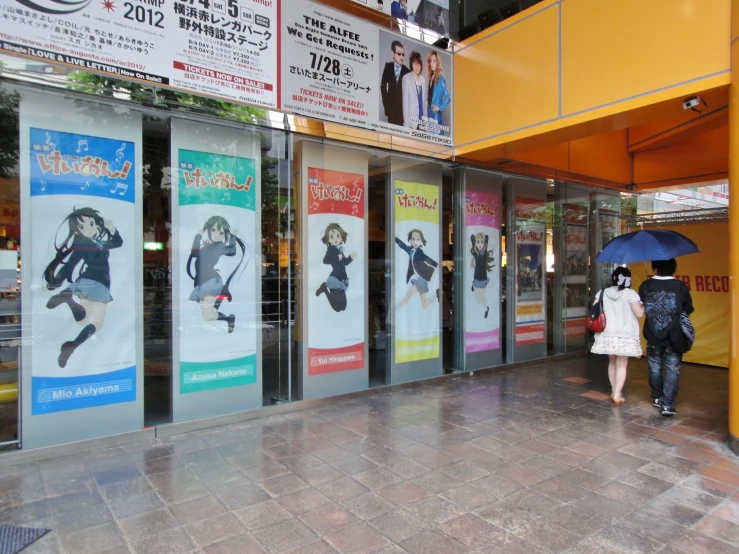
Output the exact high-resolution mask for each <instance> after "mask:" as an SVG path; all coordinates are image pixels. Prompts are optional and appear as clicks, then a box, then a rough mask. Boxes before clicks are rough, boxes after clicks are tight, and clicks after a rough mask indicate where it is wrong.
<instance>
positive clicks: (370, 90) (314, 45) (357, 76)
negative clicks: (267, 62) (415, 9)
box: [281, 0, 453, 146]
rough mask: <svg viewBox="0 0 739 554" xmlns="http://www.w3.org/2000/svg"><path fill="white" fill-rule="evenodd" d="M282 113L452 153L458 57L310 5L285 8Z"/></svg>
mask: <svg viewBox="0 0 739 554" xmlns="http://www.w3.org/2000/svg"><path fill="white" fill-rule="evenodd" d="M281 33H282V39H281V44H282V48H281V53H282V59H281V65H282V73H281V91H282V92H281V94H282V109H284V110H287V111H292V112H294V113H296V114H300V115H305V116H308V117H314V118H317V119H323V120H326V121H331V122H335V123H341V124H345V125H352V126H356V127H364V128H367V129H372V130H377V131H380V132H386V133H392V134H395V135H401V136H405V137H409V138H414V139H419V140H425V141H430V142H433V143H436V144H439V145H444V146H451V145H452V136H453V135H452V133H453V129H452V113H451V112H452V97H451V94H452V82H453V73H452V57H451V55H450V54H449V53H447V52H446V51H443V50H439V49H436V48H432V47H431V46H429V45H427V44H424V43H421V42H417V41H415V40H413V39H410V38H409V37H407V36H405V35H400V34H397V33H391V32H388V31H385V30H382V29H380V28H378V27H377V26H375V25H373V24H371V23H368V22H366V21H362V20H360V19H356V18H353V17H351V16H349V15H347V14H345V13H343V12H339V11H336V10H332V9H331V8H328V7H326V6H323V5H319V4H316V3H313V2H310V1H308V0H293V1H290V2H283V4H282V29H281Z"/></svg>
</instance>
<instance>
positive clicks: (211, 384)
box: [174, 148, 260, 394]
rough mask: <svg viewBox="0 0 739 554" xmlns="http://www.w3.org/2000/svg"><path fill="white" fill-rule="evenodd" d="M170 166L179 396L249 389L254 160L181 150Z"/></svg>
mask: <svg viewBox="0 0 739 554" xmlns="http://www.w3.org/2000/svg"><path fill="white" fill-rule="evenodd" d="M176 167H177V183H176V195H177V200H178V204H179V205H178V208H177V209H178V210H179V215H178V221H179V228H178V230H177V231H178V232H177V235H176V237H177V239H176V241H177V244H176V248H177V257H176V263H178V264H180V266H181V267H179V268H178V270H179V271H178V273H177V274H178V276H179V283H177V286H176V289H175V292H174V294H175V302H177V304H178V307H179V333H180V337H179V361H180V363H179V365H180V367H179V383H180V393H181V394H187V393H196V392H201V391H207V390H213V389H221V388H226V387H235V386H240V385H250V384H254V383H256V382H257V336H256V333H257V331H258V330H259V326H258V325H257V313H256V307H257V305H258V302H259V300H260V299H259V298H255V297H254V294H255V292H254V291H255V290H256V288H257V287H256V269H255V267H256V266H257V264H258V259H256V260H255V252H258V250H255V245H254V240H255V236H254V231H253V230H254V229H255V228H256V217H257V216H256V209H257V195H256V173H255V172H256V164H255V161H254V160H253V159H250V158H241V157H237V156H229V155H223V154H210V153H206V152H201V151H195V150H187V149H183V148H179V149H178V150H177V160H176ZM257 248H258V246H257Z"/></svg>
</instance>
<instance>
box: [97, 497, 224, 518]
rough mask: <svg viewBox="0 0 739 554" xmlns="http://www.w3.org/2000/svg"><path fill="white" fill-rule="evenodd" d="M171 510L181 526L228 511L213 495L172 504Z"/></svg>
mask: <svg viewBox="0 0 739 554" xmlns="http://www.w3.org/2000/svg"><path fill="white" fill-rule="evenodd" d="M111 509H112V508H111ZM169 509H170V511H171V512H172V513H173V514H174V516H175V517H176V518H177V519H178V520H179V522H180V524H181V525H187V524H188V523H192V522H194V521H200V520H201V519H206V518H210V517H213V516H216V515H218V514H220V513H223V512H225V511H226V508H224V507H223V505H222V504H221V503H220V502H219V501H218V499H217V498H216V497H215V496H213V495H212V494H209V495H207V496H202V497H200V498H196V499H195V500H188V501H186V502H181V503H179V504H170V505H169Z"/></svg>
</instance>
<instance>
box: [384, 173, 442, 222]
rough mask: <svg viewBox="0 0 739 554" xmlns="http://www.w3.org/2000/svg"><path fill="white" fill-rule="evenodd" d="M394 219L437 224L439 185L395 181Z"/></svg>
mask: <svg viewBox="0 0 739 554" xmlns="http://www.w3.org/2000/svg"><path fill="white" fill-rule="evenodd" d="M395 221H428V222H429V223H433V224H434V225H438V224H439V187H437V186H435V185H424V184H422V183H411V182H410V181H395Z"/></svg>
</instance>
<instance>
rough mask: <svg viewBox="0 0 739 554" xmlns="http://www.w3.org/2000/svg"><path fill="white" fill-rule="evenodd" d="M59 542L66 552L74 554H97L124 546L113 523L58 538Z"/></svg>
mask: <svg viewBox="0 0 739 554" xmlns="http://www.w3.org/2000/svg"><path fill="white" fill-rule="evenodd" d="M59 542H60V544H61V545H62V548H63V549H64V550H65V551H66V552H74V553H75V554H88V553H89V554H98V553H99V552H104V551H105V550H109V549H112V548H117V547H119V546H123V545H125V540H124V538H123V536H122V535H121V533H120V531H118V528H117V527H116V525H115V523H106V524H105V525H101V526H100V527H93V528H91V529H83V530H80V531H76V532H74V533H70V534H69V535H63V536H60V537H59Z"/></svg>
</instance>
